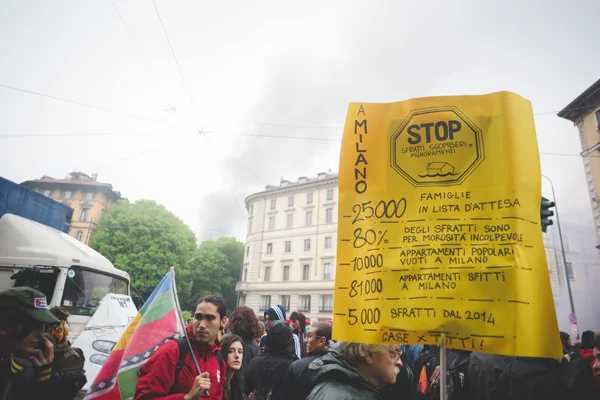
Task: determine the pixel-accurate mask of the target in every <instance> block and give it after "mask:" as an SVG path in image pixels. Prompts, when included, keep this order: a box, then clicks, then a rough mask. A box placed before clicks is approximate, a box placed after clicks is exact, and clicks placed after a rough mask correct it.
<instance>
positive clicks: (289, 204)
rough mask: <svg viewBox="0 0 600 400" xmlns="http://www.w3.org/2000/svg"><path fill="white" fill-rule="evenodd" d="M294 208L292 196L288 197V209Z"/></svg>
mask: <svg viewBox="0 0 600 400" xmlns="http://www.w3.org/2000/svg"><path fill="white" fill-rule="evenodd" d="M293 206H294V196H290V197H288V207H293Z"/></svg>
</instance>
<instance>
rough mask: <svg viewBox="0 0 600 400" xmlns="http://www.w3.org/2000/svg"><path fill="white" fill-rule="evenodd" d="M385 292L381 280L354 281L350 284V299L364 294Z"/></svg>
mask: <svg viewBox="0 0 600 400" xmlns="http://www.w3.org/2000/svg"><path fill="white" fill-rule="evenodd" d="M382 291H383V281H382V280H381V279H367V280H364V281H357V280H353V281H352V283H351V284H350V293H348V295H349V296H350V297H356V296H360V295H363V294H371V293H381V292H382Z"/></svg>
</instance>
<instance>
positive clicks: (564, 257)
mask: <svg viewBox="0 0 600 400" xmlns="http://www.w3.org/2000/svg"><path fill="white" fill-rule="evenodd" d="M542 177H543V178H546V179H547V180H548V182H550V188H551V189H552V198H553V200H554V210H555V211H556V226H557V227H558V237H559V238H560V249H561V253H562V259H563V264H564V266H565V278H566V281H567V291H568V292H569V302H570V303H571V313H573V314H574V315H577V314H575V303H574V302H573V293H572V292H571V281H570V279H569V272H568V271H567V256H566V255H565V246H564V243H563V236H562V230H561V229H560V219H559V218H558V205H557V201H556V193H555V192H554V184H553V183H552V179H550V178H549V177H547V176H546V175H542ZM575 325H577V321H576V322H575ZM576 339H579V329H577V336H576Z"/></svg>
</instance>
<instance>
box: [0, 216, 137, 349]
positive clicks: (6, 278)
mask: <svg viewBox="0 0 600 400" xmlns="http://www.w3.org/2000/svg"><path fill="white" fill-rule="evenodd" d="M14 286H34V287H37V289H38V290H40V291H41V292H43V293H44V294H45V295H46V297H47V300H48V306H49V307H53V306H60V307H64V308H66V309H67V310H68V311H69V313H70V314H71V317H70V318H69V324H70V327H71V333H70V334H69V339H70V340H71V342H73V340H75V339H76V338H77V336H78V335H79V333H81V331H83V329H85V327H86V325H87V323H88V322H89V320H90V319H91V317H92V315H94V312H95V311H96V309H97V308H98V305H99V302H100V299H102V298H103V297H104V295H105V294H107V293H116V294H126V295H129V274H127V272H125V271H121V270H119V269H116V268H115V267H114V266H113V265H112V263H111V262H110V261H108V260H107V259H106V258H105V257H104V256H102V255H101V254H100V253H98V252H97V251H95V250H93V249H91V248H90V247H88V246H86V245H85V244H83V243H81V242H80V241H78V240H77V239H75V238H73V237H71V236H69V235H67V234H66V233H63V232H61V231H58V230H56V229H53V228H50V227H48V226H46V225H42V224H40V223H37V222H34V221H31V220H29V219H27V218H23V217H19V216H16V215H13V214H5V215H3V216H2V218H0V290H6V289H10V288H12V287H14Z"/></svg>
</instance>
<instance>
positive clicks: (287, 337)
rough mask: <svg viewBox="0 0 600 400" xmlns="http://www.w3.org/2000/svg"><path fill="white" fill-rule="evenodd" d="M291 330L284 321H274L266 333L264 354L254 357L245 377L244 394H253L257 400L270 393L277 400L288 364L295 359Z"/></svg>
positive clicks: (273, 399)
mask: <svg viewBox="0 0 600 400" xmlns="http://www.w3.org/2000/svg"><path fill="white" fill-rule="evenodd" d="M292 335H293V333H292V328H291V327H290V326H289V325H288V324H287V323H286V322H285V321H275V322H274V323H273V325H271V328H270V329H269V332H268V333H267V337H266V343H265V353H264V354H260V355H259V356H257V357H254V359H253V360H252V362H251V363H250V371H249V372H248V375H246V377H245V378H246V394H248V395H250V393H252V392H255V394H256V398H257V399H259V400H262V399H266V398H267V397H268V395H269V393H272V397H271V399H272V400H278V398H277V397H276V395H277V393H280V386H281V383H282V382H283V376H284V375H285V373H286V371H287V369H288V367H289V366H290V364H291V363H292V362H293V361H294V360H295V359H296V356H295V353H294V339H293V338H292Z"/></svg>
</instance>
